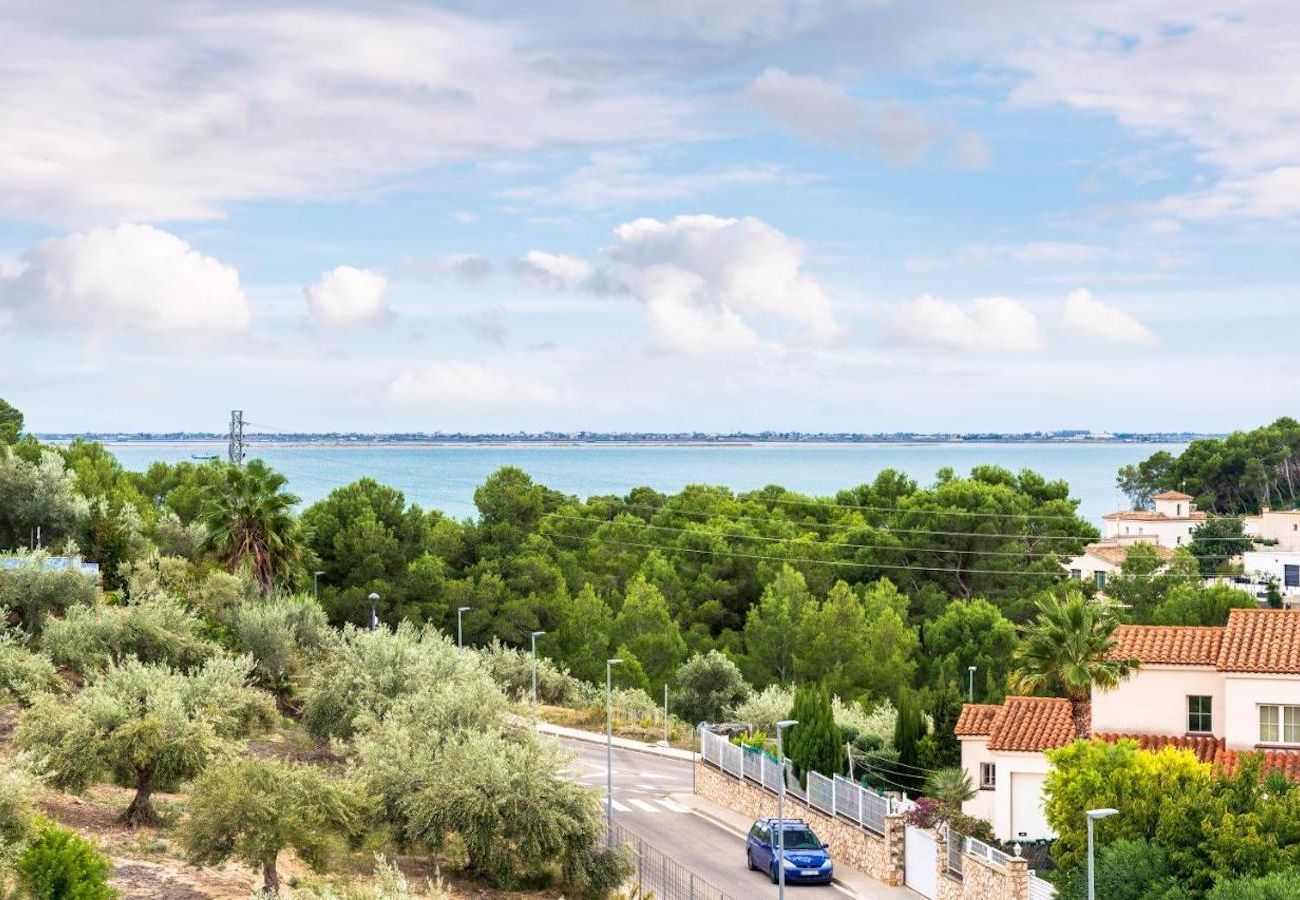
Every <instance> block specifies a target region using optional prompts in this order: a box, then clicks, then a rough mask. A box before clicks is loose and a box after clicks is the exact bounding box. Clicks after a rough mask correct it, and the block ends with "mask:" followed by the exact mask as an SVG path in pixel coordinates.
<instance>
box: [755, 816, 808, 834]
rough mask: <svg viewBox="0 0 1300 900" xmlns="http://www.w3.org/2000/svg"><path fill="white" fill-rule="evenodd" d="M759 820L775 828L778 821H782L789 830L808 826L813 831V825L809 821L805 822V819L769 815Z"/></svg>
mask: <svg viewBox="0 0 1300 900" xmlns="http://www.w3.org/2000/svg"><path fill="white" fill-rule="evenodd" d="M758 822H759V823H761V824H763V825H766V826H768V827H769V828H773V827H775V826H776V825H777V824H778V823H781V824H783V825H784V827H785V829H786V830H787V831H789V830H790V829H791V828H806V829H808V830H809V831H812V826H811V825H809V824H808V823H807V822H805V821H804V820H803V819H791V818H788V817H787V818H785V819H778V818H777V817H776V816H767V817H764V818H762V819H759V820H758Z"/></svg>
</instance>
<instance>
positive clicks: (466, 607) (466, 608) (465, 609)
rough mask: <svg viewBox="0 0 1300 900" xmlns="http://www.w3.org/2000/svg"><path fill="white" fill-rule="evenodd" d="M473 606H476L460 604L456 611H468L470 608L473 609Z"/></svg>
mask: <svg viewBox="0 0 1300 900" xmlns="http://www.w3.org/2000/svg"><path fill="white" fill-rule="evenodd" d="M473 608H474V607H472V606H458V607H456V612H468V611H469V610H471V609H473Z"/></svg>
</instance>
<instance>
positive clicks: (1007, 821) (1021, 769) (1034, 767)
mask: <svg viewBox="0 0 1300 900" xmlns="http://www.w3.org/2000/svg"><path fill="white" fill-rule="evenodd" d="M993 761H994V763H996V764H997V767H998V789H997V790H996V791H994V801H993V834H994V835H996V836H997V838H998V839H999V840H1003V841H1013V840H1036V839H1037V838H1046V837H1055V835H1053V834H1030V835H1026V837H1025V838H1021V836H1020V835H1019V834H1017V833H1016V831H1015V829H1014V824H1013V821H1012V819H1013V816H1012V811H1011V806H1012V803H1011V800H1012V798H1011V785H1012V783H1013V782H1014V781H1015V776H1016V775H1025V774H1028V775H1046V774H1047V772H1048V770H1049V769H1050V768H1051V767H1050V766H1049V765H1048V764H1047V757H1046V756H1045V755H1043V754H1042V753H1008V752H1005V751H994V760H993ZM1035 802H1036V805H1037V806H1038V808H1039V809H1041V807H1042V802H1043V798H1042V795H1041V794H1040V795H1039V797H1038V799H1037V801H1035Z"/></svg>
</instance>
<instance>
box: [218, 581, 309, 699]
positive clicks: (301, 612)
mask: <svg viewBox="0 0 1300 900" xmlns="http://www.w3.org/2000/svg"><path fill="white" fill-rule="evenodd" d="M232 630H233V631H234V634H235V639H236V640H237V641H238V642H239V646H240V648H241V649H242V650H243V651H244V652H246V653H248V654H249V655H251V656H252V657H253V664H254V674H255V675H256V676H257V680H258V683H259V684H261V685H262V686H263V687H266V688H268V689H271V690H276V691H285V690H286V689H287V688H288V685H289V680H290V678H291V676H293V675H294V674H295V673H296V672H297V671H298V670H300V669H301V668H302V665H303V662H304V660H305V658H306V657H307V656H309V655H311V654H314V653H316V652H317V651H318V650H320V649H321V648H322V647H323V646H324V645H325V642H326V639H327V637H328V635H329V622H328V621H327V620H326V618H325V610H323V609H321V607H320V604H318V603H317V602H316V601H315V600H313V599H312V598H311V597H290V596H282V595H277V596H272V597H268V598H266V599H256V600H252V601H248V602H245V603H243V604H241V605H240V606H238V607H236V608H235V611H234V616H233V625H232Z"/></svg>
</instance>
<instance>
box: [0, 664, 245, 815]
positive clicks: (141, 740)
mask: <svg viewBox="0 0 1300 900" xmlns="http://www.w3.org/2000/svg"><path fill="white" fill-rule="evenodd" d="M248 674H249V664H248V663H247V662H246V661H242V660H230V659H220V658H218V659H213V660H209V661H208V663H207V665H205V666H204V667H203V668H202V669H199V670H197V671H195V672H193V673H191V674H182V673H180V672H176V671H173V670H172V669H169V668H167V667H166V666H157V665H146V664H144V663H141V662H138V661H135V660H128V661H126V662H124V663H122V664H120V665H112V666H110V667H109V668H108V669H107V670H106V671H105V672H104V673H103V674H101V675H99V676H98V677H96V678H95V680H93V681H91V683H90V684H89V685H87V686H86V688H85V689H84V690H83V691H81V692H80V693H79V694H77V695H75V696H74V697H72V698H71V699H70V700H63V699H60V698H57V697H53V696H49V695H46V696H43V697H39V698H37V700H36V702H35V703H34V704H33V705H32V708H31V710H30V711H29V712H28V714H27V715H25V716H24V717H23V720H22V722H21V724H20V725H19V727H18V743H19V746H21V747H22V748H23V749H25V750H27V751H29V752H30V753H31V754H32V758H33V760H34V761H35V763H36V765H37V766H39V768H40V769H41V770H42V771H48V772H50V773H51V783H52V784H53V785H54V786H56V787H59V788H64V789H68V790H72V791H78V792H79V791H83V790H85V789H86V788H87V787H89V786H90V785H92V784H94V783H96V782H98V781H101V780H103V779H105V778H112V779H114V780H115V781H117V782H118V783H120V784H124V785H129V786H131V787H133V788H135V796H134V798H132V800H131V804H130V805H129V806H128V807H127V809H126V812H125V813H124V814H123V820H124V821H125V822H126V823H127V824H128V825H143V824H152V823H154V822H156V821H157V815H156V814H155V812H154V808H153V800H152V798H153V792H154V790H155V788H156V787H157V786H158V785H160V784H162V785H175V784H177V783H179V782H181V781H184V780H186V779H188V778H192V777H194V776H195V775H197V774H198V773H199V772H201V771H202V770H203V768H204V766H206V765H207V764H208V763H209V762H210V761H211V760H213V759H215V758H218V757H220V756H223V755H226V754H228V753H230V752H232V751H233V749H234V748H233V744H232V741H233V740H234V739H235V738H237V737H240V736H242V735H245V734H247V733H248V731H249V730H250V728H251V726H252V724H253V723H254V722H255V721H259V720H262V719H264V718H265V717H266V715H267V713H268V708H267V704H266V702H265V695H263V694H262V693H261V692H259V691H254V690H252V689H251V688H249V687H247V680H248Z"/></svg>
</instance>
